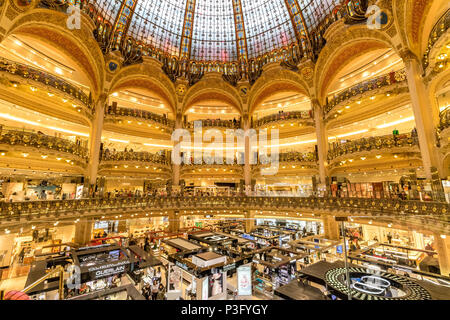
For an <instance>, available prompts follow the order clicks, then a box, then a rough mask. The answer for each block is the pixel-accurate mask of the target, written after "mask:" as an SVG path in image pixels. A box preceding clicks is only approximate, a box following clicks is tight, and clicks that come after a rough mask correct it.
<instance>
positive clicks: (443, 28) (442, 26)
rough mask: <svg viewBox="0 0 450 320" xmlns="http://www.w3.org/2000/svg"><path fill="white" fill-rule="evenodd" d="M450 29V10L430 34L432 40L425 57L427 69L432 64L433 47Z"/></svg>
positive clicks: (424, 61)
mask: <svg viewBox="0 0 450 320" xmlns="http://www.w3.org/2000/svg"><path fill="white" fill-rule="evenodd" d="M449 28H450V9H449V10H447V12H446V13H445V14H444V15H443V16H442V17H441V18H440V19H439V21H438V22H437V23H436V25H435V26H434V27H433V29H432V30H431V33H430V38H429V39H428V46H427V49H426V50H425V54H424V56H423V60H422V62H423V65H424V67H425V68H427V67H428V66H429V64H430V53H431V49H433V46H434V45H435V44H436V42H438V40H439V39H440V38H441V36H442V35H443V34H445V33H446V32H447V30H448V29H449ZM425 68H424V69H425Z"/></svg>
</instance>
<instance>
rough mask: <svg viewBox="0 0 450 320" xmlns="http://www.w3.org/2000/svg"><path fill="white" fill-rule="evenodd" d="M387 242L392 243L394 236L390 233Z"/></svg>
mask: <svg viewBox="0 0 450 320" xmlns="http://www.w3.org/2000/svg"><path fill="white" fill-rule="evenodd" d="M387 240H388V243H389V244H391V243H392V234H391V233H390V232H388V234H387Z"/></svg>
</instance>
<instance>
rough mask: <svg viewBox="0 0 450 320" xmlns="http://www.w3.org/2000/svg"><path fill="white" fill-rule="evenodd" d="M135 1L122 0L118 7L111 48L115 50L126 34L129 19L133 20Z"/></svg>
mask: <svg viewBox="0 0 450 320" xmlns="http://www.w3.org/2000/svg"><path fill="white" fill-rule="evenodd" d="M136 4H137V0H124V1H123V2H122V5H121V6H120V9H119V12H118V14H117V17H116V20H115V22H114V29H113V33H112V34H113V37H114V38H113V42H112V43H113V47H115V48H116V49H117V48H118V46H119V45H120V43H121V41H122V39H123V38H124V36H126V34H127V32H128V28H129V27H130V23H131V19H132V18H133V13H134V9H135V8H136Z"/></svg>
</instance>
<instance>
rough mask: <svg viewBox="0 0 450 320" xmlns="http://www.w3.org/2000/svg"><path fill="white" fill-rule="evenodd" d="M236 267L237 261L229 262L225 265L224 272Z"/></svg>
mask: <svg viewBox="0 0 450 320" xmlns="http://www.w3.org/2000/svg"><path fill="white" fill-rule="evenodd" d="M234 269H236V263H232V264H228V265H226V266H224V267H223V272H227V271H231V270H234Z"/></svg>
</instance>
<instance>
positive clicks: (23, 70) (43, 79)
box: [0, 58, 93, 111]
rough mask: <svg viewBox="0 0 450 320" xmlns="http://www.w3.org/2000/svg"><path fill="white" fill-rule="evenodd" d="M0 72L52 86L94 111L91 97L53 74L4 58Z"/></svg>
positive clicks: (0, 59) (1, 61)
mask: <svg viewBox="0 0 450 320" xmlns="http://www.w3.org/2000/svg"><path fill="white" fill-rule="evenodd" d="M0 71H2V72H7V73H10V74H13V75H16V76H19V77H22V78H24V79H28V80H33V81H36V82H39V83H41V84H44V85H46V86H50V87H52V88H54V89H57V90H59V91H62V92H64V93H66V94H68V95H70V96H71V97H72V98H74V99H77V100H78V101H80V102H82V103H83V104H84V105H85V106H86V107H87V108H88V109H89V110H91V111H92V109H93V106H92V100H91V98H90V97H88V96H87V95H86V94H85V93H84V92H83V91H82V90H81V89H79V88H77V87H75V86H73V85H72V84H70V83H68V82H67V81H65V80H63V79H61V78H58V77H55V76H53V75H51V74H48V73H46V72H43V71H40V70H38V69H35V68H32V67H30V66H27V65H25V64H21V63H18V62H14V61H11V60H7V59H4V58H0Z"/></svg>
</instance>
